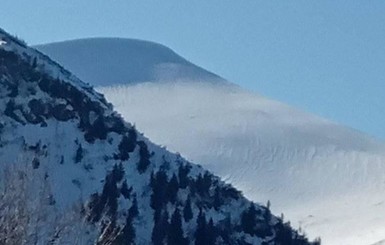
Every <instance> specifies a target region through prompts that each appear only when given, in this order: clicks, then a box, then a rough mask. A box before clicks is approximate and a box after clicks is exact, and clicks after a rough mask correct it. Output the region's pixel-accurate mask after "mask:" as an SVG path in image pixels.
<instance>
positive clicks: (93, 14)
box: [0, 0, 385, 139]
mask: <svg viewBox="0 0 385 245" xmlns="http://www.w3.org/2000/svg"><path fill="white" fill-rule="evenodd" d="M0 26H1V27H2V28H4V29H5V30H7V31H8V32H10V33H12V34H16V35H18V36H20V37H22V38H23V39H25V40H26V41H27V42H28V43H29V44H38V43H47V42H51V41H59V40H66V39H74V38H82V37H96V36H98V37H99V36H103V37H104V36H108V37H129V38H139V39H146V40H152V41H155V42H159V43H162V44H165V45H166V46H169V47H170V48H172V49H174V50H175V51H176V52H177V53H179V54H181V55H182V56H184V57H185V58H187V59H188V60H190V61H192V62H193V63H196V64H198V65H200V66H202V67H204V68H206V69H208V70H210V71H213V72H215V73H217V74H219V75H221V76H223V77H225V78H227V79H228V80H230V81H232V82H234V83H238V84H240V85H241V86H243V87H245V88H248V89H252V90H254V91H257V92H258V93H260V94H263V95H266V96H268V97H271V98H275V99H278V100H280V101H284V102H287V103H289V104H292V105H295V106H297V107H300V108H302V109H305V110H307V111H310V112H313V113H316V114H318V115H321V116H324V117H327V118H330V119H333V120H334V121H337V122H340V123H343V124H347V125H349V126H351V127H354V128H357V129H360V130H362V131H365V132H368V133H370V134H371V135H375V136H377V137H380V138H383V139H385V95H384V94H385V1H383V0H378V1H375V0H362V1H354V0H346V1H338V0H330V1H329V0H314V1H312V0H303V1H294V0H293V1H288V0H282V1H274V0H265V1H257V0H240V1H235V0H233V1H229V0H194V1H191V0H163V1H159V0H137V1H134V0H61V1H59V0H1V3H0Z"/></svg>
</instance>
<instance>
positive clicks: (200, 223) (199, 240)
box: [195, 209, 207, 245]
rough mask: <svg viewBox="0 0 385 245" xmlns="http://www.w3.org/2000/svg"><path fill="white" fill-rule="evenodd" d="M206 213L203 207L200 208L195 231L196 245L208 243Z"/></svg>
mask: <svg viewBox="0 0 385 245" xmlns="http://www.w3.org/2000/svg"><path fill="white" fill-rule="evenodd" d="M206 226H207V224H206V215H205V213H204V212H203V211H202V209H200V210H199V215H198V218H197V229H196V231H195V245H206V244H207V243H206V238H207V234H206Z"/></svg>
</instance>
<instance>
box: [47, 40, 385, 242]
mask: <svg viewBox="0 0 385 245" xmlns="http://www.w3.org/2000/svg"><path fill="white" fill-rule="evenodd" d="M90 46H92V44H91V43H90ZM91 50H94V48H91ZM55 53H56V52H55V51H52V54H55ZM128 56H129V54H127V53H124V52H120V54H119V56H118V57H117V60H120V59H122V58H120V57H126V58H127V57H128ZM65 57H66V55H63V57H60V58H61V59H64V58H65ZM58 58H59V57H58ZM75 59H81V57H80V56H79V57H76V58H75ZM71 63H72V60H70V61H69V64H71ZM69 64H68V65H69ZM64 65H65V66H66V65H67V64H66V63H64ZM98 72H101V73H103V71H102V70H101V71H98ZM104 72H105V73H106V74H108V73H109V71H108V70H105V71H104ZM186 78H188V74H186ZM107 80H108V79H107ZM192 80H193V81H194V82H188V79H185V81H184V82H179V83H175V81H170V82H169V83H167V82H165V83H161V84H159V83H143V84H137V85H135V86H127V85H121V86H108V87H102V88H99V90H100V91H102V92H103V93H105V95H106V97H107V98H108V99H109V100H110V101H111V102H112V103H113V104H114V105H115V106H116V108H117V110H118V111H119V112H120V113H122V115H123V116H124V117H125V119H127V120H129V121H131V122H134V123H136V124H137V125H138V128H139V129H140V130H141V131H143V132H145V134H146V135H148V136H150V137H151V138H152V139H154V140H156V141H157V142H159V143H161V144H163V145H165V146H167V148H169V149H170V150H172V151H177V152H181V153H182V154H183V155H185V156H186V157H187V158H188V159H190V160H192V161H195V162H198V163H201V164H202V165H203V166H205V167H206V168H208V169H210V170H212V171H213V172H214V173H216V174H218V175H219V176H221V177H222V178H224V179H226V180H227V181H229V182H231V183H232V184H234V185H235V186H236V187H238V188H239V189H241V190H242V191H243V192H244V193H245V194H246V196H248V197H249V198H251V199H253V200H263V201H264V202H266V201H267V200H271V202H272V204H273V206H272V208H273V210H275V211H276V212H284V213H285V215H286V216H287V217H288V218H289V219H290V220H292V221H293V222H294V224H295V225H300V226H301V227H303V228H305V230H306V231H307V232H308V234H310V235H311V236H316V235H321V237H322V239H323V241H324V242H325V244H335V245H340V244H353V245H354V244H357V245H361V244H373V243H376V242H378V241H380V240H382V239H384V238H385V232H384V231H383V227H384V226H385V221H384V219H383V218H382V217H383V216H384V215H385V174H384V173H385V147H384V144H383V143H382V142H378V141H376V140H374V139H372V138H370V137H368V136H366V135H365V134H363V133H360V132H357V131H355V130H352V129H349V128H346V127H343V126H341V125H337V124H335V123H333V122H330V121H328V120H325V119H322V118H319V117H316V116H313V115H310V114H307V113H304V112H301V111H298V110H296V109H294V108H291V107H289V106H286V105H284V104H281V103H278V102H275V101H272V100H268V99H266V98H263V97H261V96H259V95H256V94H252V93H249V92H246V91H244V90H242V89H240V88H237V87H236V86H232V85H229V84H213V83H212V82H210V80H209V79H208V80H201V83H196V81H195V80H194V79H192ZM128 82H130V81H128ZM320 103H322V102H320ZM240 156H241V157H240Z"/></svg>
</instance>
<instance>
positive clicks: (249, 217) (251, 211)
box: [241, 203, 257, 235]
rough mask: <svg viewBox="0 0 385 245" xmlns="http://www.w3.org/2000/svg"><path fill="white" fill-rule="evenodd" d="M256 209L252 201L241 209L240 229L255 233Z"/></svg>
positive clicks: (251, 233)
mask: <svg viewBox="0 0 385 245" xmlns="http://www.w3.org/2000/svg"><path fill="white" fill-rule="evenodd" d="M256 216H257V210H256V209H255V205H254V204H253V203H252V204H251V205H250V207H249V208H248V209H247V210H245V211H243V213H242V217H241V226H242V230H243V231H244V232H245V233H247V234H250V235H254V234H255V226H256V224H257V222H256Z"/></svg>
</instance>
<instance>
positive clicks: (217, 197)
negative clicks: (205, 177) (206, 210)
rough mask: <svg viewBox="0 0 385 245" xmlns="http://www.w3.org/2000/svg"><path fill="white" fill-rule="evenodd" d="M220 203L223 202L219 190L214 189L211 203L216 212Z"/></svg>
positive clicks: (217, 188)
mask: <svg viewBox="0 0 385 245" xmlns="http://www.w3.org/2000/svg"><path fill="white" fill-rule="evenodd" d="M222 202H223V200H222V198H221V190H220V188H219V187H216V188H215V191H214V203H213V206H214V209H215V210H217V211H218V210H219V208H220V207H221V205H222Z"/></svg>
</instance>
